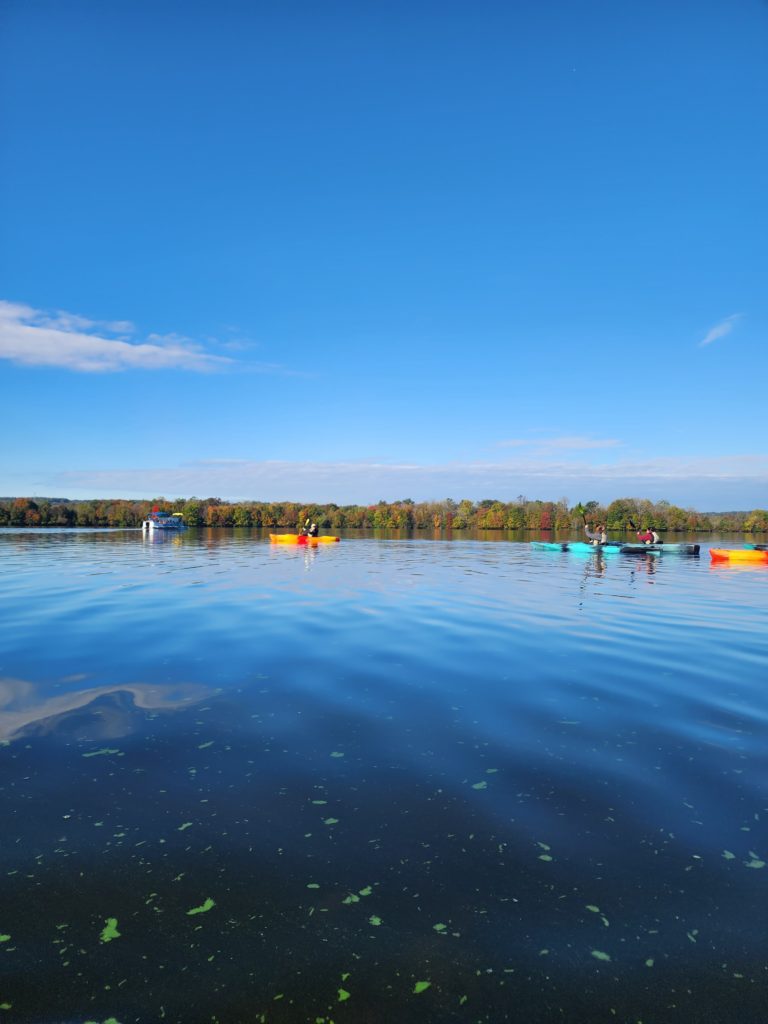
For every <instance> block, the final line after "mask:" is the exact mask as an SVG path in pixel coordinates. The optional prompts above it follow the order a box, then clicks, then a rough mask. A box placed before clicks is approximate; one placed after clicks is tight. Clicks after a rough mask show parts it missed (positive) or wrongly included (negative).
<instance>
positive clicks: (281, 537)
mask: <svg viewBox="0 0 768 1024" xmlns="http://www.w3.org/2000/svg"><path fill="white" fill-rule="evenodd" d="M269 539H270V541H271V542H272V544H308V545H309V546H310V547H315V545H316V544H336V543H338V541H340V540H341V537H307V536H305V534H303V533H270V535H269Z"/></svg>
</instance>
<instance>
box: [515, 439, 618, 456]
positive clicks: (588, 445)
mask: <svg viewBox="0 0 768 1024" xmlns="http://www.w3.org/2000/svg"><path fill="white" fill-rule="evenodd" d="M620 444H621V441H618V440H616V438H612V437H606V438H599V437H582V436H580V435H574V436H570V437H568V436H567V437H544V438H537V439H536V440H532V439H531V438H527V439H526V438H511V439H510V440H508V441H499V442H498V445H497V447H499V448H533V449H535V450H536V451H537V452H553V451H589V450H590V449H595V448H616V447H617V445H620Z"/></svg>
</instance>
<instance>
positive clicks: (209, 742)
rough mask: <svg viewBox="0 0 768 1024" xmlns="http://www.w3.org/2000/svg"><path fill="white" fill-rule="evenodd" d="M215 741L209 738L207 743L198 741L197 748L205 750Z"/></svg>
mask: <svg viewBox="0 0 768 1024" xmlns="http://www.w3.org/2000/svg"><path fill="white" fill-rule="evenodd" d="M214 742H215V741H214V740H208V742H207V743H198V745H197V749H198V750H205V748H206V747H212V746H213V744H214Z"/></svg>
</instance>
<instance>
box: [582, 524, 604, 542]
mask: <svg viewBox="0 0 768 1024" xmlns="http://www.w3.org/2000/svg"><path fill="white" fill-rule="evenodd" d="M584 533H586V535H587V537H588V539H589V540H590V541H591V542H592V543H593V544H594V545H595V546H597V545H598V544H605V542H606V541H607V540H608V534H607V533H606V530H605V527H604V526H601V525H600V524H599V523H597V524H596V526H595V529H594V530H590V528H589V527H588V526H587V524H586V523H584Z"/></svg>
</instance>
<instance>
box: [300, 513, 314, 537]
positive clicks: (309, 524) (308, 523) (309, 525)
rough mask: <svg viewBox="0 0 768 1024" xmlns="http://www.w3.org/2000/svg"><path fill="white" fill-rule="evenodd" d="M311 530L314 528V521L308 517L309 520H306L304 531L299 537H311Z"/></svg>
mask: <svg viewBox="0 0 768 1024" xmlns="http://www.w3.org/2000/svg"><path fill="white" fill-rule="evenodd" d="M311 528H312V520H311V519H310V518H309V516H307V518H306V519H305V520H304V529H303V530H302V531H301V533H300V534H299V536H300V537H311V536H312V534H311V533H310V532H309V531H310V529H311Z"/></svg>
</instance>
